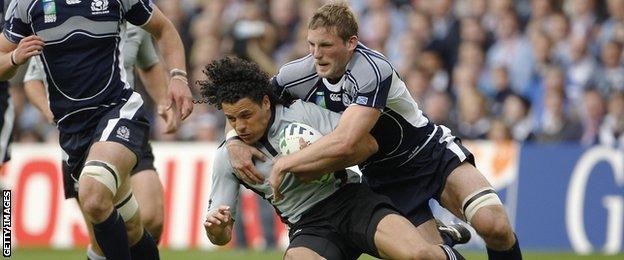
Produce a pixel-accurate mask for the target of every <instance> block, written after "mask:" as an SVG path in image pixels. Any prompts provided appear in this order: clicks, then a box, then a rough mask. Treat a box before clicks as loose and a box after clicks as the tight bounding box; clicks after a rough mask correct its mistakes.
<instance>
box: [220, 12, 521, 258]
mask: <svg viewBox="0 0 624 260" xmlns="http://www.w3.org/2000/svg"><path fill="white" fill-rule="evenodd" d="M357 35H358V24H357V21H356V19H355V15H354V14H353V13H352V12H351V11H350V9H349V7H348V6H347V5H346V4H344V3H335V4H332V3H330V4H326V5H324V6H323V7H321V8H320V9H318V10H317V11H316V12H315V13H314V15H313V17H312V18H311V20H310V22H309V24H308V36H307V39H308V44H309V49H310V55H308V56H306V57H304V58H301V59H299V60H295V61H292V62H290V63H287V64H285V65H284V66H282V67H281V68H280V70H279V72H278V74H277V75H276V76H275V77H274V78H273V79H272V83H273V85H274V86H275V87H276V88H277V90H278V91H279V92H280V93H281V95H290V96H292V97H295V98H300V99H303V100H304V101H309V102H313V103H316V104H317V105H320V106H323V107H326V108H328V109H330V110H332V111H335V112H341V113H342V117H341V119H340V122H339V124H338V127H337V128H336V129H335V130H334V131H333V132H331V133H330V134H328V135H326V136H324V137H323V138H321V139H320V140H318V141H317V142H315V143H313V144H312V145H310V146H309V147H307V148H305V149H303V150H301V151H299V152H297V153H293V154H291V155H288V156H284V157H281V158H277V159H276V160H275V161H274V166H273V168H272V172H271V175H270V178H269V182H271V185H272V186H273V188H274V191H275V192H276V193H277V192H279V190H278V189H277V187H279V185H280V184H281V182H282V179H283V178H284V175H285V174H286V173H287V172H295V173H312V174H313V173H322V172H331V171H334V170H337V169H341V168H344V167H348V166H350V165H349V164H350V162H352V161H353V155H354V154H355V151H354V148H355V147H356V146H355V144H356V143H357V142H358V141H359V140H360V139H361V138H362V136H363V135H365V134H367V133H370V134H372V135H373V137H374V138H375V139H376V141H377V143H378V145H379V150H378V152H377V153H376V154H374V155H372V156H371V157H369V158H368V159H366V160H365V161H362V162H359V163H358V165H359V167H360V169H361V171H362V173H363V177H364V182H366V183H367V184H368V185H369V186H370V187H371V188H372V189H373V190H374V191H376V192H377V193H379V194H383V195H386V196H388V197H390V199H391V200H392V202H393V203H394V204H395V205H396V206H397V208H398V209H399V210H400V211H401V212H402V213H403V214H405V215H406V216H407V218H408V219H409V220H410V221H411V222H412V223H413V224H414V225H416V226H417V227H418V229H419V231H420V232H422V234H423V237H426V238H436V240H437V241H436V242H439V240H440V235H439V233H438V230H437V229H436V228H435V221H434V219H433V214H432V212H431V209H430V208H429V204H428V202H429V199H436V200H437V201H439V202H440V204H441V205H442V206H443V207H445V208H446V209H448V210H449V211H451V212H452V213H453V214H454V215H456V216H457V217H459V218H461V219H463V220H465V221H466V222H468V223H469V224H470V225H471V226H472V227H474V228H475V230H476V231H477V233H478V234H479V235H481V237H482V238H483V239H484V241H485V243H486V246H487V251H488V256H489V259H521V257H522V256H521V252H520V247H519V244H518V241H517V239H516V236H515V234H514V232H513V230H512V228H511V225H510V223H509V220H508V217H507V214H506V212H505V208H504V207H503V205H502V203H501V201H500V199H499V198H498V195H497V194H496V192H495V191H494V190H493V188H492V187H491V185H490V183H489V182H488V181H487V180H486V179H485V177H483V175H482V174H481V173H480V172H479V171H478V170H477V169H476V168H475V166H474V158H473V155H472V154H471V153H470V152H469V151H468V150H467V149H466V148H464V147H463V146H462V145H461V143H460V141H459V139H458V138H456V137H455V136H453V135H452V134H451V131H450V130H449V129H448V128H447V127H445V126H443V125H435V124H433V123H432V122H430V121H429V120H428V119H427V117H426V116H425V115H423V112H422V111H421V110H420V109H419V108H418V104H417V103H416V102H415V101H414V99H413V98H412V97H411V96H410V94H409V92H408V90H407V88H406V86H405V83H404V82H403V81H402V80H401V79H400V77H399V75H398V73H397V72H396V70H395V69H394V68H393V66H392V65H391V64H390V63H389V62H388V61H387V59H386V58H385V57H384V56H383V55H382V54H380V53H379V52H377V51H374V50H371V49H369V48H367V47H366V46H364V45H363V44H361V43H359V41H358V37H357ZM230 133H231V132H230ZM230 135H231V134H230ZM227 147H228V150H229V153H230V159H231V160H232V166H234V168H235V169H236V171H237V174H238V175H239V176H243V177H241V178H248V179H251V180H254V181H262V180H263V179H262V178H261V177H260V176H258V175H256V174H255V173H256V170H255V169H253V164H251V163H250V162H249V161H250V159H251V158H250V157H251V156H252V154H253V155H254V156H256V157H259V156H257V151H255V150H253V149H250V148H249V146H246V145H244V144H243V143H242V142H240V141H236V140H234V139H230V141H228V144H227ZM311 176H313V177H315V175H311ZM275 196H276V197H279V194H276V195H275Z"/></svg>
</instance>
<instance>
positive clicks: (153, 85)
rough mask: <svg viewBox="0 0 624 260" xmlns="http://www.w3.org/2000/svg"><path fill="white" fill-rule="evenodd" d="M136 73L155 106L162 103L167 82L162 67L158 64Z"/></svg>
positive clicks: (165, 93) (165, 73)
mask: <svg viewBox="0 0 624 260" xmlns="http://www.w3.org/2000/svg"><path fill="white" fill-rule="evenodd" d="M138 71H139V77H140V78H141V81H142V82H143V85H145V90H146V91H147V94H148V95H149V96H150V97H151V98H152V100H154V102H156V104H158V103H160V102H161V101H163V100H164V99H165V97H166V95H167V82H169V81H168V80H167V72H166V71H165V68H164V67H163V65H162V64H161V63H160V62H158V63H156V64H154V65H153V66H151V67H149V68H147V69H143V70H141V69H140V70H138Z"/></svg>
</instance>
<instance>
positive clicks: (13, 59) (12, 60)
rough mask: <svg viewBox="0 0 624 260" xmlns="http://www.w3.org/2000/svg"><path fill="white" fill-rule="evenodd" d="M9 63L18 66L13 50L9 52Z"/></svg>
mask: <svg viewBox="0 0 624 260" xmlns="http://www.w3.org/2000/svg"><path fill="white" fill-rule="evenodd" d="M11 65H13V67H17V66H19V64H17V62H16V61H15V50H13V51H12V52H11Z"/></svg>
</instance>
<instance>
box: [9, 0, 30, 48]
mask: <svg viewBox="0 0 624 260" xmlns="http://www.w3.org/2000/svg"><path fill="white" fill-rule="evenodd" d="M34 2H35V3H36V1H34ZM32 4H34V3H33V1H24V0H12V1H11V3H10V4H9V6H8V7H7V10H6V15H5V17H4V28H3V29H2V33H3V34H4V37H6V38H7V40H9V41H10V42H12V43H14V44H18V43H19V42H20V41H21V40H22V39H24V38H25V37H27V36H30V35H32V34H33V31H32V29H31V27H30V26H29V25H30V23H31V21H30V19H29V15H28V6H30V5H32Z"/></svg>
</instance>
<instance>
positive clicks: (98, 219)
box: [0, 0, 192, 259]
mask: <svg viewBox="0 0 624 260" xmlns="http://www.w3.org/2000/svg"><path fill="white" fill-rule="evenodd" d="M8 13H9V14H8V15H7V16H6V21H5V23H6V26H5V27H4V30H3V35H2V36H0V78H2V79H6V78H9V77H11V76H12V75H13V74H14V73H15V69H16V68H17V67H18V66H20V65H22V64H24V63H25V62H26V61H27V60H28V59H29V58H30V57H32V56H35V55H40V57H41V60H42V62H43V65H44V70H45V73H46V79H45V80H46V82H47V85H48V95H49V101H50V109H51V111H52V113H53V115H54V121H55V123H56V124H57V127H58V129H59V133H60V136H59V141H60V144H61V148H62V150H63V176H64V185H65V195H66V197H68V198H70V197H77V198H78V201H79V204H80V207H81V208H82V211H83V212H84V213H85V215H86V218H87V220H88V221H90V222H91V223H92V224H93V230H94V234H95V238H96V240H97V242H98V244H99V246H100V248H101V249H102V251H103V253H104V255H105V256H106V258H107V259H131V258H133V259H158V258H159V256H158V248H157V247H156V244H155V242H154V240H153V239H152V237H151V236H150V234H149V233H148V232H145V231H144V228H143V225H142V223H141V220H140V217H139V211H138V205H137V200H136V198H135V197H134V196H133V195H132V190H131V188H130V183H129V181H128V179H129V173H130V172H131V171H132V170H133V168H135V167H136V166H137V165H138V163H139V161H140V160H141V158H142V155H143V154H144V153H145V151H146V149H147V143H148V135H149V123H148V121H147V118H146V112H145V111H144V108H143V100H142V98H141V96H140V95H139V94H138V93H136V92H134V91H133V90H132V88H131V86H130V84H128V83H127V81H126V75H125V71H124V69H123V64H122V61H123V59H122V58H121V55H122V54H121V52H122V51H121V50H122V47H123V46H122V45H123V41H121V38H122V37H123V35H124V34H125V33H126V22H129V23H132V24H134V25H138V26H141V27H142V28H143V29H145V30H146V31H148V32H150V33H151V34H152V35H153V36H154V37H155V38H156V40H157V41H158V43H159V45H160V46H161V47H162V49H161V51H162V54H163V57H164V59H165V62H166V64H167V65H168V67H169V68H170V74H171V75H170V76H171V80H170V82H169V89H168V94H167V99H168V101H167V102H170V103H169V104H167V108H169V109H177V110H178V113H179V116H180V119H182V120H183V119H184V118H186V117H187V116H188V115H189V114H190V113H191V112H192V99H191V93H190V89H189V87H188V82H187V79H186V70H185V59H184V47H183V46H182V41H181V40H180V37H179V35H178V33H177V31H176V29H175V27H174V26H173V24H171V22H170V21H169V20H168V19H167V18H166V17H165V16H164V15H163V14H162V12H160V10H159V9H158V8H157V7H156V6H155V5H154V4H153V3H152V2H151V0H118V1H108V0H65V1H58V0H57V1H55V0H13V1H12V2H11V4H10V5H9V8H8Z"/></svg>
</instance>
